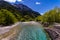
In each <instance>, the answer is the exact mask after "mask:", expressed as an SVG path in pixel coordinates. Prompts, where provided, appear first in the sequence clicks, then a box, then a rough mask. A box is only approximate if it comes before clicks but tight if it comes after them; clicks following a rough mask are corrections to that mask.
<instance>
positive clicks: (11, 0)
mask: <svg viewBox="0 0 60 40" xmlns="http://www.w3.org/2000/svg"><path fill="white" fill-rule="evenodd" d="M5 1H7V2H16V0H5Z"/></svg>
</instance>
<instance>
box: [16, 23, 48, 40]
mask: <svg viewBox="0 0 60 40" xmlns="http://www.w3.org/2000/svg"><path fill="white" fill-rule="evenodd" d="M22 26H23V25H22ZM16 40H48V38H47V35H46V32H45V31H44V29H43V27H42V26H41V25H33V24H28V25H26V24H25V25H24V26H23V27H22V30H21V32H19V35H18V38H17V39H16Z"/></svg>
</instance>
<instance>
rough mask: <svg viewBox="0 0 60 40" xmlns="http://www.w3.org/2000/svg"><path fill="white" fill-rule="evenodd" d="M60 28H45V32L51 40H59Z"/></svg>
mask: <svg viewBox="0 0 60 40" xmlns="http://www.w3.org/2000/svg"><path fill="white" fill-rule="evenodd" d="M59 28H60V26H59V27H53V28H48V27H47V28H45V31H46V32H47V33H48V34H49V36H50V38H51V40H60V29H59Z"/></svg>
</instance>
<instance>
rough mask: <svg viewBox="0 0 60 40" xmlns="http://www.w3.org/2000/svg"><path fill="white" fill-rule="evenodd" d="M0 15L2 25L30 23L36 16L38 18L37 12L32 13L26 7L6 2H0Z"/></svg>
mask: <svg viewBox="0 0 60 40" xmlns="http://www.w3.org/2000/svg"><path fill="white" fill-rule="evenodd" d="M0 14H1V15H0V17H1V18H0V24H3V25H4V24H5V25H7V24H8V25H9V24H13V23H15V22H17V21H32V20H35V18H36V17H37V16H40V14H39V13H38V12H35V11H33V10H32V9H31V8H29V7H27V6H26V5H23V4H20V3H18V4H17V3H14V4H11V3H8V2H6V1H0ZM2 20H3V21H2ZM8 20H9V21H8ZM1 21H2V22H1Z"/></svg>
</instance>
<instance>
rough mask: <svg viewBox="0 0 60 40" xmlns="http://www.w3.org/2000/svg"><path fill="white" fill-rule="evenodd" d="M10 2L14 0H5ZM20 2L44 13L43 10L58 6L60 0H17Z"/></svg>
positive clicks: (14, 0) (59, 5)
mask: <svg viewBox="0 0 60 40" xmlns="http://www.w3.org/2000/svg"><path fill="white" fill-rule="evenodd" d="M5 1H8V2H10V3H12V2H13V3H15V2H16V0H5ZM17 1H19V2H20V3H22V4H24V5H27V6H28V7H30V8H31V9H32V10H34V11H37V12H39V13H40V14H44V13H45V12H47V11H49V10H51V9H54V8H55V7H59V8H60V0H17Z"/></svg>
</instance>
